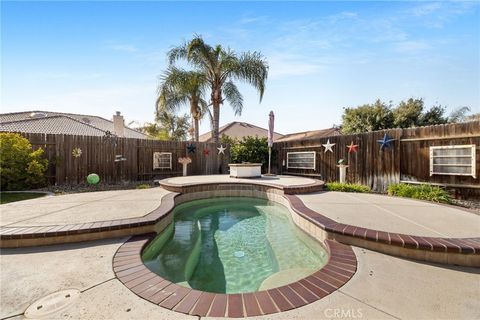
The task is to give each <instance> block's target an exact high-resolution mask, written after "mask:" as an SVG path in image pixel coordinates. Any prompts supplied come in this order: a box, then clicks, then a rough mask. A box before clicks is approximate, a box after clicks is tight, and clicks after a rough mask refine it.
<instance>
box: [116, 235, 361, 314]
mask: <svg viewBox="0 0 480 320" xmlns="http://www.w3.org/2000/svg"><path fill="white" fill-rule="evenodd" d="M155 236H156V234H147V235H140V236H133V237H131V238H130V239H129V240H128V241H127V242H125V243H124V244H123V245H122V246H121V247H120V248H119V249H118V251H117V252H116V253H115V256H114V258H113V271H114V273H115V275H116V277H117V278H118V279H119V280H120V281H121V282H122V283H123V284H124V285H125V286H126V287H127V288H129V289H130V290H131V291H132V292H134V293H135V294H136V295H137V296H139V297H141V298H143V299H145V300H147V301H150V302H152V303H154V304H157V305H159V306H162V307H164V308H167V309H170V310H173V311H176V312H181V313H184V314H189V315H195V316H201V317H204V316H209V317H234V318H240V317H251V316H260V315H266V314H272V313H278V312H283V311H287V310H291V309H295V308H299V307H302V306H304V305H307V304H309V303H312V302H315V301H317V300H320V299H322V298H323V297H325V296H327V295H329V294H330V293H332V292H334V291H336V290H338V289H339V288H340V287H342V286H343V285H344V284H345V283H346V282H348V281H349V280H350V278H351V277H352V276H353V275H354V274H355V272H356V270H357V259H356V257H355V253H354V252H353V250H352V248H351V247H350V246H347V245H343V244H340V243H338V242H335V241H332V240H326V241H325V246H326V248H327V251H328V252H329V260H328V262H327V264H326V265H325V266H324V267H322V268H321V269H320V270H318V271H316V272H315V273H313V274H312V275H310V276H308V277H305V278H303V279H301V280H299V281H296V282H293V283H290V284H287V285H284V286H280V287H277V288H273V289H269V290H264V291H257V292H250V293H238V294H223V293H211V292H204V291H199V290H195V289H190V288H187V287H182V286H179V285H177V284H175V283H172V282H170V281H168V280H166V279H164V278H162V277H161V276H159V275H157V274H156V273H154V272H152V271H150V269H148V268H147V267H146V266H145V265H144V264H143V262H142V259H141V253H142V251H143V249H144V248H145V247H146V245H148V243H149V241H150V240H152V239H153V238H154V237H155Z"/></svg>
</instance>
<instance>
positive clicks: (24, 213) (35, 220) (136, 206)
mask: <svg viewBox="0 0 480 320" xmlns="http://www.w3.org/2000/svg"><path fill="white" fill-rule="evenodd" d="M168 193H169V192H168V191H166V190H164V189H162V188H151V189H142V190H121V191H100V192H86V193H76V194H67V195H59V196H50V197H44V198H37V199H31V200H25V201H18V202H12V203H8V204H4V205H2V206H1V207H0V226H2V227H4V226H8V227H15V226H48V225H56V224H73V223H87V222H96V221H105V220H114V219H127V218H135V217H142V216H144V215H146V214H148V213H150V212H151V211H153V210H155V208H157V207H158V206H159V205H160V203H161V201H162V198H163V197H164V196H165V195H166V194H168Z"/></svg>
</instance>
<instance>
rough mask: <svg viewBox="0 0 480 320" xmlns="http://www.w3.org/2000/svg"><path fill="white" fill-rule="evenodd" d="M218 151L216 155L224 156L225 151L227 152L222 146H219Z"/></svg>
mask: <svg viewBox="0 0 480 320" xmlns="http://www.w3.org/2000/svg"><path fill="white" fill-rule="evenodd" d="M217 150H218V154H220V153H221V154H225V150H227V148H225V147H224V146H223V145H222V144H221V145H220V147H218V148H217Z"/></svg>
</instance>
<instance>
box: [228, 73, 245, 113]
mask: <svg viewBox="0 0 480 320" xmlns="http://www.w3.org/2000/svg"><path fill="white" fill-rule="evenodd" d="M223 94H224V95H225V100H227V101H228V103H229V104H230V106H231V107H232V109H233V111H234V112H235V115H236V116H239V115H241V114H242V110H243V96H242V94H241V93H240V91H239V90H238V88H237V86H236V85H235V84H234V83H233V82H231V81H228V82H225V84H224V85H223Z"/></svg>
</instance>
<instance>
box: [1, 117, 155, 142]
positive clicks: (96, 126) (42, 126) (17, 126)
mask: <svg viewBox="0 0 480 320" xmlns="http://www.w3.org/2000/svg"><path fill="white" fill-rule="evenodd" d="M0 131H16V132H32V133H47V134H72V135H89V136H103V135H104V134H105V131H110V132H113V122H112V121H110V120H107V119H104V118H102V117H98V116H91V115H83V114H74V113H62V112H50V111H38V110H35V111H25V112H15V113H3V114H0ZM124 134H125V137H127V138H137V139H148V136H147V135H145V134H143V133H141V132H138V131H136V130H133V129H131V128H129V127H127V126H125V132H124Z"/></svg>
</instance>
